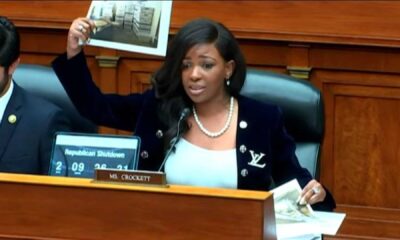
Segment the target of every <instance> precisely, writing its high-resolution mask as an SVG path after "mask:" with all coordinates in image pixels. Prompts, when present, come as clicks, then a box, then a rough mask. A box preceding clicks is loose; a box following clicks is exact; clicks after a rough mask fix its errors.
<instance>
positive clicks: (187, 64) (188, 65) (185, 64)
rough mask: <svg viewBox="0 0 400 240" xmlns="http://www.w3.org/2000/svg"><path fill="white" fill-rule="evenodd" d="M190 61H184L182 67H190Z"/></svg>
mask: <svg viewBox="0 0 400 240" xmlns="http://www.w3.org/2000/svg"><path fill="white" fill-rule="evenodd" d="M190 65H191V64H190V63H183V64H182V69H188V68H190Z"/></svg>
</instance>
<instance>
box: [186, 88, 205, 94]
mask: <svg viewBox="0 0 400 240" xmlns="http://www.w3.org/2000/svg"><path fill="white" fill-rule="evenodd" d="M204 90H205V87H200V86H191V87H189V92H190V94H192V95H199V94H201V93H203V92H204Z"/></svg>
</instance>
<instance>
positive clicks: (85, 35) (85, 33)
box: [67, 18, 95, 59]
mask: <svg viewBox="0 0 400 240" xmlns="http://www.w3.org/2000/svg"><path fill="white" fill-rule="evenodd" d="M94 27H95V25H94V22H93V21H92V20H90V19H88V18H77V19H75V20H74V21H73V22H72V24H71V27H70V28H69V32H68V40H67V57H68V59H70V58H72V57H74V56H75V55H77V54H78V53H79V52H81V51H82V44H80V40H81V43H82V42H83V43H85V42H86V41H87V40H88V39H89V36H90V32H91V31H92V30H93V29H94Z"/></svg>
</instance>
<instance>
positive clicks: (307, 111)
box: [241, 69, 324, 179]
mask: <svg viewBox="0 0 400 240" xmlns="http://www.w3.org/2000/svg"><path fill="white" fill-rule="evenodd" d="M241 94H242V95H244V96H248V97H251V98H254V99H257V100H259V101H262V102H269V103H273V104H276V105H278V106H280V107H281V108H282V111H283V115H284V119H285V126H286V129H287V131H288V132H289V133H290V134H291V135H292V136H293V137H294V139H295V142H296V147H297V149H296V155H297V157H298V159H299V162H300V164H301V165H302V166H303V167H305V168H307V169H308V170H309V171H310V173H311V174H312V175H313V176H314V177H315V178H316V179H318V178H319V155H320V146H321V142H322V138H323V130H324V111H323V101H322V97H321V93H320V91H319V90H318V89H317V88H316V87H314V86H313V85H312V84H311V83H310V82H307V81H304V80H300V79H296V78H293V77H290V76H288V75H284V74H277V73H273V72H269V71H265V70H258V69H248V72H247V76H246V81H245V84H244V86H243V89H242V91H241Z"/></svg>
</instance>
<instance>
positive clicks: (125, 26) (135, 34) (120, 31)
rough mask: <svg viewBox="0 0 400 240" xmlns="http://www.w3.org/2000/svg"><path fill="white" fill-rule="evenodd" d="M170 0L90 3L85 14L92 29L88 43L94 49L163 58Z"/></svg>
mask: <svg viewBox="0 0 400 240" xmlns="http://www.w3.org/2000/svg"><path fill="white" fill-rule="evenodd" d="M171 11H172V0H168V1H167V0H165V1H142V0H139V1H120V0H118V1H115V0H114V1H113V0H94V1H92V3H91V5H90V8H89V10H88V13H87V18H90V19H92V20H93V22H94V24H95V29H93V32H92V33H91V35H90V40H89V41H87V42H85V43H84V42H82V41H81V42H80V43H81V44H88V45H92V46H98V47H106V48H113V49H118V50H124V51H131V52H139V53H144V54H153V55H158V56H165V54H166V51H167V44H168V34H169V25H170V18H171Z"/></svg>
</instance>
